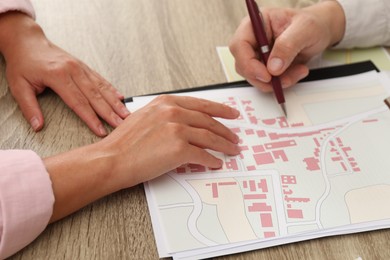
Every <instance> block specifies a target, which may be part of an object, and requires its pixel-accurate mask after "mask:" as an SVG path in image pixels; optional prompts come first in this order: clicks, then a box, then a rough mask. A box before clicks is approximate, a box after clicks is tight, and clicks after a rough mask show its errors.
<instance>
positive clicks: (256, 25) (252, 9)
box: [245, 0, 287, 117]
mask: <svg viewBox="0 0 390 260" xmlns="http://www.w3.org/2000/svg"><path fill="white" fill-rule="evenodd" d="M245 1H246V6H247V8H248V13H249V17H250V19H251V22H252V27H253V32H254V34H255V38H256V41H257V44H258V45H259V52H260V56H261V59H262V61H263V63H264V65H265V66H267V62H268V58H269V54H270V51H271V49H270V47H269V43H268V40H267V35H266V33H265V28H264V23H263V18H262V16H261V13H260V10H259V7H258V6H257V4H256V2H255V1H254V0H245ZM271 85H272V88H273V90H274V93H275V96H276V100H277V101H278V103H279V105H280V106H281V108H282V110H283V113H284V115H285V116H286V117H287V111H286V106H285V100H284V94H283V88H282V84H281V83H280V79H279V77H275V76H272V80H271Z"/></svg>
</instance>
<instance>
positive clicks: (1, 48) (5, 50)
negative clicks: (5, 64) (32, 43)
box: [0, 11, 46, 60]
mask: <svg viewBox="0 0 390 260" xmlns="http://www.w3.org/2000/svg"><path fill="white" fill-rule="evenodd" d="M29 39H44V40H46V37H45V35H44V32H43V30H42V28H41V27H40V26H39V25H38V24H37V23H36V22H35V21H34V20H33V19H32V18H31V17H29V16H27V15H26V14H23V13H21V12H18V11H11V12H6V13H3V14H0V52H1V53H2V54H3V55H4V57H5V59H6V60H7V57H11V56H12V53H13V52H17V51H18V49H19V47H20V46H23V45H26V44H28V43H27V42H28V40H29Z"/></svg>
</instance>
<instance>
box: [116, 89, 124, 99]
mask: <svg viewBox="0 0 390 260" xmlns="http://www.w3.org/2000/svg"><path fill="white" fill-rule="evenodd" d="M115 94H116V96H117V97H118V98H124V96H123V95H122V93H120V92H119V91H118V90H116V91H115Z"/></svg>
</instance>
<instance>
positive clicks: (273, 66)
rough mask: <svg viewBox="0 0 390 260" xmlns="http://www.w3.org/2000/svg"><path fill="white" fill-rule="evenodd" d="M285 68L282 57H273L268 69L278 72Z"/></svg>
mask: <svg viewBox="0 0 390 260" xmlns="http://www.w3.org/2000/svg"><path fill="white" fill-rule="evenodd" d="M282 68H283V61H282V60H281V59H280V58H272V59H271V60H270V61H269V62H268V69H269V70H270V71H272V72H278V71H280V70H281V69H282Z"/></svg>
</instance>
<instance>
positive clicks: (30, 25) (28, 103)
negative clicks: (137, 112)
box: [0, 12, 129, 136]
mask: <svg viewBox="0 0 390 260" xmlns="http://www.w3.org/2000/svg"><path fill="white" fill-rule="evenodd" d="M0 51H1V52H2V54H3V55H4V57H5V60H6V66H7V67H6V77H7V80H8V84H9V87H10V89H11V93H12V95H13V96H14V98H15V100H16V102H17V103H18V105H19V107H20V108H21V110H22V112H23V115H24V117H25V118H26V120H27V121H28V122H29V123H30V124H31V126H32V128H33V129H34V130H35V131H39V130H40V129H42V127H43V124H44V119H43V115H42V112H41V109H40V106H39V104H38V101H37V98H36V96H37V95H39V94H40V93H42V92H43V91H44V90H45V89H46V88H47V87H48V88H51V89H52V90H53V91H54V92H55V93H57V94H58V95H59V96H60V97H61V98H62V99H63V100H64V102H65V103H66V104H67V105H68V106H69V107H70V108H71V109H72V110H73V111H74V112H75V113H76V114H77V115H78V116H80V118H81V119H82V120H83V121H84V122H85V123H86V124H87V125H88V127H89V128H90V129H91V130H92V131H93V132H94V133H95V134H96V135H98V136H105V135H107V131H106V130H105V128H104V127H103V124H102V122H101V121H100V120H99V117H101V118H102V119H103V120H105V121H106V122H107V123H108V124H110V125H111V126H113V127H117V126H118V125H119V124H121V122H122V121H123V119H124V118H126V117H127V116H128V115H129V112H128V110H127V109H126V107H125V106H124V105H123V104H122V102H121V99H123V96H122V95H121V94H120V93H119V92H118V91H117V90H116V89H115V88H114V87H113V86H112V85H111V84H110V83H109V82H107V81H106V80H105V79H104V78H102V77H101V76H100V75H99V74H97V73H96V72H95V71H93V70H92V69H90V68H89V67H88V66H87V65H85V64H84V63H83V62H81V61H80V60H78V59H76V58H74V57H73V56H71V55H70V54H68V53H66V52H65V51H64V50H62V49H61V48H59V47H58V46H56V45H54V44H53V43H51V42H50V41H49V40H48V39H47V38H46V36H45V35H44V33H43V31H42V29H41V28H40V27H39V25H38V24H36V23H35V22H34V21H33V20H32V19H31V18H30V17H28V16H27V15H24V14H22V13H19V12H9V13H6V14H2V15H0Z"/></svg>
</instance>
